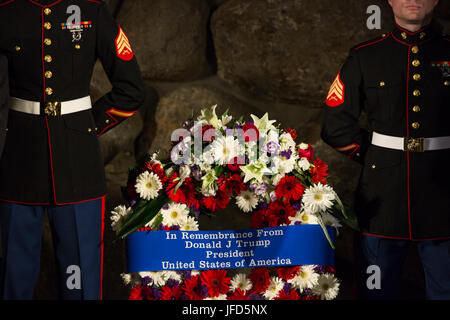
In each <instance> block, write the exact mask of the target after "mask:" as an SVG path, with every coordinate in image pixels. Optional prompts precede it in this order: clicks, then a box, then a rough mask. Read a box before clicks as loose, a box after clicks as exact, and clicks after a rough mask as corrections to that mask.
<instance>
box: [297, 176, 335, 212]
mask: <svg viewBox="0 0 450 320" xmlns="http://www.w3.org/2000/svg"><path fill="white" fill-rule="evenodd" d="M334 199H335V195H334V191H333V189H332V188H331V187H329V186H327V185H325V186H324V185H322V183H320V182H319V183H318V184H315V185H313V186H311V187H309V188H308V189H306V190H305V192H304V194H303V199H302V202H303V206H304V208H305V209H307V210H308V211H309V212H310V213H312V214H316V213H319V212H324V211H326V210H327V209H328V208H330V207H331V206H332V205H333V202H332V201H333V200H334Z"/></svg>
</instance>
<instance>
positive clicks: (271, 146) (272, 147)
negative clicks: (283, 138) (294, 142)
mask: <svg viewBox="0 0 450 320" xmlns="http://www.w3.org/2000/svg"><path fill="white" fill-rule="evenodd" d="M279 149H280V146H279V145H278V143H276V142H273V141H270V142H269V143H268V144H266V145H265V146H264V148H263V151H265V152H267V153H269V154H275V153H277V152H278V150H279Z"/></svg>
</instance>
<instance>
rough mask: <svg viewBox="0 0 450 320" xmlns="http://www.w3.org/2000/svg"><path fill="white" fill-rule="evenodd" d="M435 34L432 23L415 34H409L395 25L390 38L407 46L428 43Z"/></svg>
mask: <svg viewBox="0 0 450 320" xmlns="http://www.w3.org/2000/svg"><path fill="white" fill-rule="evenodd" d="M436 33H437V31H436V28H435V26H434V24H433V23H430V24H428V25H426V26H424V27H423V28H421V29H420V30H417V31H415V32H411V31H409V30H406V29H404V28H402V27H400V26H399V25H398V24H395V28H394V30H393V31H392V36H393V37H394V39H395V40H397V41H398V42H401V43H403V44H405V45H408V46H409V45H414V44H419V43H422V42H425V41H428V40H430V39H431V38H433V37H434V36H435V35H436Z"/></svg>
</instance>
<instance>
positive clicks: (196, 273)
mask: <svg viewBox="0 0 450 320" xmlns="http://www.w3.org/2000/svg"><path fill="white" fill-rule="evenodd" d="M199 275H200V270H191V277H195V276H199Z"/></svg>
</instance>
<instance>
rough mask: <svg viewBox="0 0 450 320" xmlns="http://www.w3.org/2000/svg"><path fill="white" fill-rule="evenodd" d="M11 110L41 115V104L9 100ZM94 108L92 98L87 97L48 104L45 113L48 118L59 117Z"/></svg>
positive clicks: (14, 98) (15, 99)
mask: <svg viewBox="0 0 450 320" xmlns="http://www.w3.org/2000/svg"><path fill="white" fill-rule="evenodd" d="M9 108H10V109H11V110H15V111H20V112H25V113H29V114H36V115H40V114H41V103H40V102H37V101H29V100H23V99H19V98H16V97H11V98H9ZM91 108H92V103H91V97H90V96H86V97H83V98H79V99H74V100H69V101H62V102H47V103H46V104H45V108H44V112H45V114H46V115H48V116H59V115H63V114H68V113H74V112H78V111H83V110H88V109H91Z"/></svg>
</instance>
